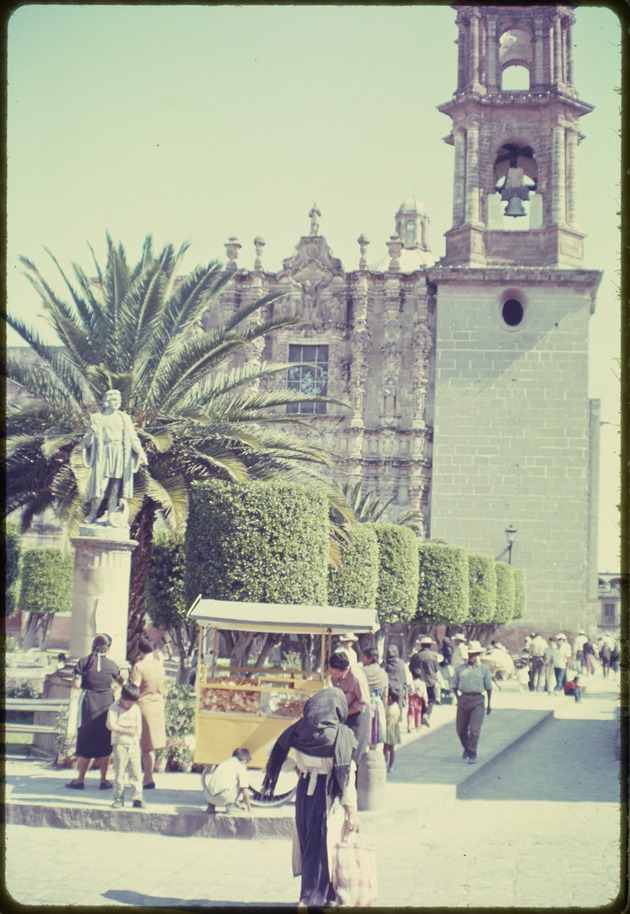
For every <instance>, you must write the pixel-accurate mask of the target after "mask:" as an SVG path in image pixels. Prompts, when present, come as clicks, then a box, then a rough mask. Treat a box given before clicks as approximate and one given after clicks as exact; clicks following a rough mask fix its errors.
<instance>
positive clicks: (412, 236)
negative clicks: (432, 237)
mask: <svg viewBox="0 0 630 914" xmlns="http://www.w3.org/2000/svg"><path fill="white" fill-rule="evenodd" d="M415 243H416V223H415V222H414V221H413V219H408V220H407V223H406V225H405V247H411V246H412V245H414V244H415Z"/></svg>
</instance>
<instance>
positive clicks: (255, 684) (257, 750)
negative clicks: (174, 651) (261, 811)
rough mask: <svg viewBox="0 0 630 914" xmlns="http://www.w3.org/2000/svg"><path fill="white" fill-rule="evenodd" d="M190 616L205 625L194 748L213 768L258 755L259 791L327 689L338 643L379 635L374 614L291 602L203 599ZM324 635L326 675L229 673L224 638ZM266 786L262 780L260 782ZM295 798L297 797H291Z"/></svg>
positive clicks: (252, 670)
mask: <svg viewBox="0 0 630 914" xmlns="http://www.w3.org/2000/svg"><path fill="white" fill-rule="evenodd" d="M188 618H189V620H190V621H191V622H195V623H197V625H198V626H199V639H198V648H197V649H198V664H197V675H196V680H195V686H196V701H195V749H194V760H195V762H196V763H198V764H204V765H206V766H214V765H216V764H218V763H219V762H222V761H224V760H225V759H227V758H229V757H230V756H231V755H232V752H233V751H234V749H237V748H239V747H244V748H246V749H249V751H250V752H251V755H252V760H251V763H250V769H254V770H253V771H252V772H251V774H252V778H251V780H252V786H254V792H255V789H256V788H255V783H256V775H255V770H256V769H258V770H259V771H260V772H261V774H262V770H263V769H264V768H265V766H266V764H267V760H268V757H269V751H270V748H271V746H272V745H273V743H274V742H275V740H276V739H277V738H278V736H279V735H280V734H281V733H282V732H283V731H284V730H285V729H286V728H287V727H288V726H290V725H291V724H292V723H294V722H295V721H296V720H299V718H300V717H301V713H302V707H303V706H304V703H305V702H306V701H307V699H308V698H309V697H310V696H311V695H313V694H315V692H318V691H319V690H320V689H323V688H324V687H325V686H326V685H327V684H328V682H327V678H326V669H327V661H328V658H329V657H330V653H331V650H332V637H333V635H339V634H342V633H343V632H347V631H353V632H355V633H357V634H363V633H365V632H375V631H377V630H378V628H379V625H378V619H377V614H376V611H375V610H370V609H360V608H355V607H339V606H318V605H306V604H295V605H294V604H284V603H247V602H236V601H229V600H210V599H206V598H204V597H201V596H199V597H197V599H196V600H195V602H194V603H193V605H192V606H191V608H190V610H189V611H188ZM225 630H231V631H246V632H251V633H255V634H259V633H262V634H268V633H278V634H310V635H319V636H321V646H320V671H319V672H312V671H301V670H285V669H272V668H268V667H258V668H256V667H247V668H237V667H223V666H220V665H219V663H218V660H219V657H218V645H219V632H220V631H225ZM259 779H260V780H262V778H261V777H260V778H259ZM291 792H292V791H291Z"/></svg>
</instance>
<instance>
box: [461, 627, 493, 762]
mask: <svg viewBox="0 0 630 914" xmlns="http://www.w3.org/2000/svg"><path fill="white" fill-rule="evenodd" d="M482 653H483V648H482V646H481V645H480V644H479V642H478V641H471V642H470V643H469V645H468V660H467V661H466V663H462V664H461V665H460V666H458V667H457V669H456V670H455V673H454V674H453V691H454V692H455V694H456V695H457V715H456V718H455V726H456V729H457V735H458V737H459V741H460V743H461V744H462V746H463V747H464V754H463V755H462V758H463V759H464V761H466V760H467V761H468V764H469V765H474V764H475V762H476V761H477V747H478V745H479V736H480V734H481V726H482V724H483V718H484V707H485V714H490V711H491V707H490V698H491V696H492V677H491V675H490V670H489V669H488V667H487V666H486V665H485V663H481V659H480V658H481V654H482ZM484 692H485V693H486V695H487V696H488V700H487V703H486V702H484V698H483V693H484Z"/></svg>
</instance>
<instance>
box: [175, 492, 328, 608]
mask: <svg viewBox="0 0 630 914" xmlns="http://www.w3.org/2000/svg"><path fill="white" fill-rule="evenodd" d="M185 549H186V594H187V601H188V603H189V604H190V603H192V602H193V600H194V599H195V598H196V597H197V596H198V595H199V594H202V595H203V596H204V597H209V598H213V599H218V600H221V599H223V600H248V601H252V602H258V603H315V604H321V605H326V603H327V597H328V587H327V574H328V505H327V502H326V499H325V498H324V497H323V496H322V495H320V494H319V493H318V492H317V491H316V490H315V489H312V488H310V487H309V486H304V485H296V484H290V483H280V482H273V483H269V482H248V483H243V484H241V485H237V484H235V483H230V482H223V481H221V480H208V481H204V482H197V483H193V485H192V486H191V493H190V510H189V516H188V524H187V528H186V546H185Z"/></svg>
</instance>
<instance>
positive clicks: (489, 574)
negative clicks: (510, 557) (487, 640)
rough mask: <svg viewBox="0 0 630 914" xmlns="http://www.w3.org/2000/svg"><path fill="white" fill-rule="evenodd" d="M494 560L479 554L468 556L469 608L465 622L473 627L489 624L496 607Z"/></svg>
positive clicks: (471, 553) (472, 553)
mask: <svg viewBox="0 0 630 914" xmlns="http://www.w3.org/2000/svg"><path fill="white" fill-rule="evenodd" d="M495 564H496V563H495V560H494V559H493V558H491V557H490V556H489V555H485V554H483V553H481V552H470V553H469V554H468V580H469V583H468V592H469V598H470V607H469V610H468V619H467V620H466V621H467V622H469V623H471V624H473V625H479V624H483V623H484V622H491V621H492V618H493V616H494V614H495V611H496V606H497V571H496V568H495Z"/></svg>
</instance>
